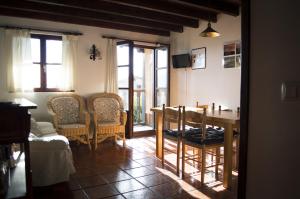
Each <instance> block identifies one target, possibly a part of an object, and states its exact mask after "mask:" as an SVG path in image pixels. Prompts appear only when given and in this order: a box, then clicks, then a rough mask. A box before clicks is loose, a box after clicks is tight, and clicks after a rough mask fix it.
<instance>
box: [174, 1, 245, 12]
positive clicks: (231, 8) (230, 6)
mask: <svg viewBox="0 0 300 199" xmlns="http://www.w3.org/2000/svg"><path fill="white" fill-rule="evenodd" d="M171 1H172V2H176V3H182V4H183V5H190V6H197V7H199V8H202V9H207V10H211V11H214V12H218V13H224V14H228V15H232V16H238V15H239V12H240V6H239V5H238V4H237V3H232V2H226V1H220V0H214V1H211V0H201V1H199V0H171Z"/></svg>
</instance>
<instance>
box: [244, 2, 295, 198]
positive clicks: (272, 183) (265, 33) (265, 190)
mask: <svg viewBox="0 0 300 199" xmlns="http://www.w3.org/2000/svg"><path fill="white" fill-rule="evenodd" d="M299 7H300V2H299V1H284V0H278V1H273V0H264V1H260V0H252V1H251V31H250V33H251V47H250V48H251V50H250V53H251V54H250V99H249V100H250V113H249V114H250V115H249V135H248V139H249V140H248V166H247V170H248V171H247V190H246V191H247V193H246V194H247V198H248V199H253V198H255V199H260V198H272V199H277V198H278V199H282V198H287V199H289V198H292V199H293V198H300V192H299V186H300V183H299V176H300V174H299V168H300V161H299V157H300V154H299V148H298V147H299V141H300V128H299V123H300V115H299V113H300V101H293V102H292V101H290V102H283V101H281V96H280V91H281V83H282V82H283V81H298V82H300V65H299V53H300V37H299V35H300V29H299V26H300V23H299V20H298V19H299ZM299 92H300V90H298V94H299Z"/></svg>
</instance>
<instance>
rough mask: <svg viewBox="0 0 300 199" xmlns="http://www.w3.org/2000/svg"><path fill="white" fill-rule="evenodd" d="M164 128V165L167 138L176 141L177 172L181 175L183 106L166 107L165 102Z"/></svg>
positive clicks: (163, 163)
mask: <svg viewBox="0 0 300 199" xmlns="http://www.w3.org/2000/svg"><path fill="white" fill-rule="evenodd" d="M174 125H175V128H172V127H174ZM176 128H177V129H176ZM162 129H163V135H162V165H163V166H164V165H165V153H164V151H165V139H168V140H171V141H173V142H176V144H177V146H176V152H175V153H176V172H177V174H178V175H179V164H180V145H181V106H179V107H178V108H173V107H165V104H163V115H162Z"/></svg>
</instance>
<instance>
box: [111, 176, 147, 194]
mask: <svg viewBox="0 0 300 199" xmlns="http://www.w3.org/2000/svg"><path fill="white" fill-rule="evenodd" d="M114 186H115V187H116V189H117V190H118V191H119V192H120V193H126V192H130V191H135V190H138V189H143V188H145V186H144V185H142V184H141V183H139V182H138V181H137V180H135V179H130V180H124V181H120V182H116V183H114Z"/></svg>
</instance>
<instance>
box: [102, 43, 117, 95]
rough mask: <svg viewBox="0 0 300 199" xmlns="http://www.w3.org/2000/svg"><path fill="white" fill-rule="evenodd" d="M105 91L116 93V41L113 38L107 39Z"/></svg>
mask: <svg viewBox="0 0 300 199" xmlns="http://www.w3.org/2000/svg"><path fill="white" fill-rule="evenodd" d="M105 91H106V92H109V93H118V68H117V43H116V41H115V40H114V39H107V48H106V84H105Z"/></svg>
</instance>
